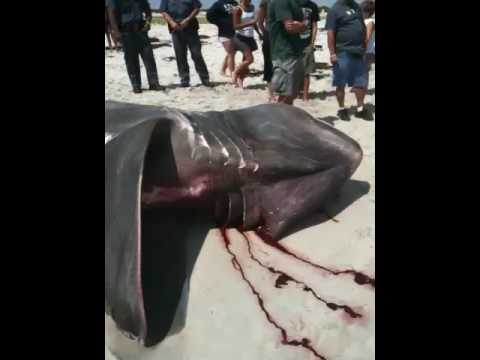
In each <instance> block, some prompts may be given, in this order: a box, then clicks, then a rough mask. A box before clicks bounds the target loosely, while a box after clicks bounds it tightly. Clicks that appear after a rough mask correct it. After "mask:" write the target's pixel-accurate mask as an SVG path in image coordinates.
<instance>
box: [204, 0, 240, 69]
mask: <svg viewBox="0 0 480 360" xmlns="http://www.w3.org/2000/svg"><path fill="white" fill-rule="evenodd" d="M237 6H238V3H237V2H236V1H235V0H218V1H216V2H214V3H213V5H212V6H211V7H210V9H208V11H207V20H208V22H210V23H212V24H214V25H216V26H217V27H218V40H219V41H220V43H221V44H222V46H223V48H224V49H225V52H226V55H225V60H224V61H223V65H222V69H221V70H220V75H222V76H233V71H234V70H235V49H234V46H233V37H234V36H235V29H234V28H233V10H234V9H235V8H236V7H237ZM227 69H228V70H229V71H230V74H228V75H227V73H226V71H227Z"/></svg>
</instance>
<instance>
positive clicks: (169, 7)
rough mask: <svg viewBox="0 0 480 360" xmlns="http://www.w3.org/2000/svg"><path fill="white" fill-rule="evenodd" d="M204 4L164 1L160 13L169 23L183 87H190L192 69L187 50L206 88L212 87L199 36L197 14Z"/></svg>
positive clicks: (194, 0) (196, 0)
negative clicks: (189, 64)
mask: <svg viewBox="0 0 480 360" xmlns="http://www.w3.org/2000/svg"><path fill="white" fill-rule="evenodd" d="M201 7H202V4H201V3H200V1H199V0H162V2H161V4H160V12H161V13H162V15H163V17H164V19H165V21H166V22H167V23H168V30H169V31H170V33H171V35H172V42H173V48H174V50H175V57H176V60H177V67H178V73H179V76H180V81H181V86H183V87H188V86H190V69H189V66H188V61H187V48H188V49H190V53H191V55H192V60H193V62H194V64H195V69H196V70H197V73H198V76H199V77H200V80H201V81H202V84H203V85H205V86H211V84H210V81H209V74H208V70H207V65H206V64H205V60H204V59H203V56H202V44H201V43H200V37H199V36H198V28H199V25H198V20H197V14H198V12H199V11H200V8H201Z"/></svg>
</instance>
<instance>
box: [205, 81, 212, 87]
mask: <svg viewBox="0 0 480 360" xmlns="http://www.w3.org/2000/svg"><path fill="white" fill-rule="evenodd" d="M202 85H203V86H206V87H213V84H212V83H211V82H210V80H202Z"/></svg>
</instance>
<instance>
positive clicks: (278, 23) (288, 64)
mask: <svg viewBox="0 0 480 360" xmlns="http://www.w3.org/2000/svg"><path fill="white" fill-rule="evenodd" d="M305 3H306V1H303V0H272V1H271V2H270V4H269V7H268V20H267V21H268V24H269V33H270V41H271V51H272V63H273V77H272V90H273V92H274V94H275V95H277V96H278V98H277V102H279V103H285V104H289V105H293V102H294V100H295V98H296V97H297V95H298V93H299V91H300V88H301V87H302V85H303V78H304V76H305V67H304V64H303V49H304V48H305V43H304V42H303V41H302V40H301V39H300V36H299V34H300V33H302V32H304V31H306V30H307V26H306V23H305V22H304V21H303V20H304V16H303V11H302V6H303V5H304V4H305Z"/></svg>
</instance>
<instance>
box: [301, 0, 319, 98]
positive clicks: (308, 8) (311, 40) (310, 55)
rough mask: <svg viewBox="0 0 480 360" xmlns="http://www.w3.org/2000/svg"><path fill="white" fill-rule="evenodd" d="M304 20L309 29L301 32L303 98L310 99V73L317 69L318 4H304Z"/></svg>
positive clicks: (308, 2) (309, 1) (311, 2)
mask: <svg viewBox="0 0 480 360" xmlns="http://www.w3.org/2000/svg"><path fill="white" fill-rule="evenodd" d="M302 11H303V16H304V20H305V21H306V22H307V30H305V31H304V32H303V33H301V34H300V39H301V40H302V41H304V42H305V49H304V55H303V62H304V66H305V78H304V81H303V100H304V101H308V97H309V91H310V74H311V73H313V72H314V71H315V40H316V39H317V31H318V24H317V23H318V20H319V14H318V6H317V5H316V4H315V3H314V2H313V1H311V0H308V1H307V2H306V4H305V5H303V6H302Z"/></svg>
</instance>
